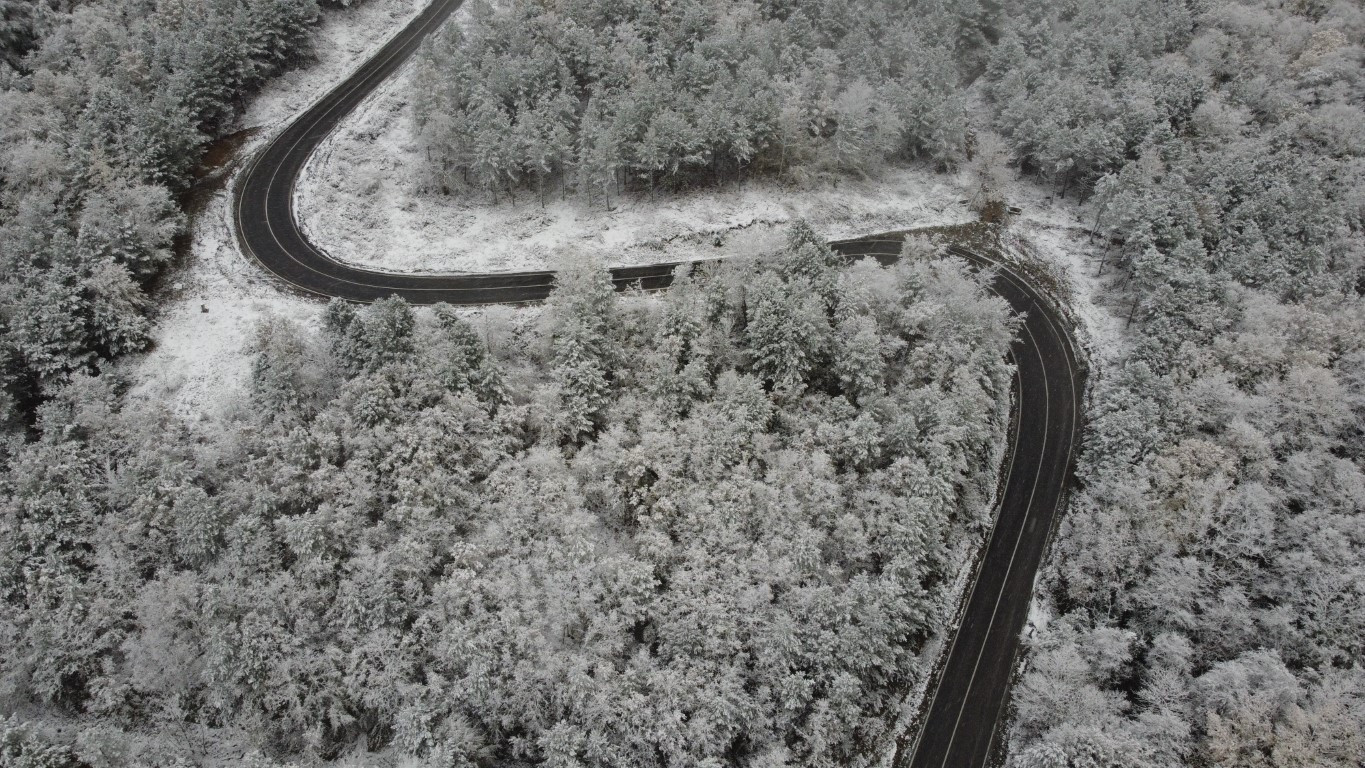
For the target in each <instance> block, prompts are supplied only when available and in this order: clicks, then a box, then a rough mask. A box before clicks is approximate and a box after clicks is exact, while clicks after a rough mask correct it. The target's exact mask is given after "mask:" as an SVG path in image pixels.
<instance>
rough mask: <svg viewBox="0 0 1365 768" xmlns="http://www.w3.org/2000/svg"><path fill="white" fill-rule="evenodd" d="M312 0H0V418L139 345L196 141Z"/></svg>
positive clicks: (309, 12) (288, 56)
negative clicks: (150, 288) (149, 293)
mask: <svg viewBox="0 0 1365 768" xmlns="http://www.w3.org/2000/svg"><path fill="white" fill-rule="evenodd" d="M317 15H318V6H317V0H193V1H191V0H41V1H37V0H14V1H13V2H11V1H10V0H5V2H0V25H3V26H0V285H3V288H0V423H4V424H10V425H12V424H14V423H16V422H22V421H25V420H26V419H27V418H28V417H29V416H30V415H31V412H32V408H33V406H34V405H35V404H36V403H37V402H39V401H40V400H41V399H43V398H44V397H46V396H47V395H49V394H50V393H51V392H52V391H54V390H55V389H56V388H59V387H60V386H61V385H62V384H63V383H64V382H65V381H66V380H67V379H68V378H69V377H70V376H71V375H72V374H73V373H77V372H91V371H94V370H95V369H96V368H97V367H99V365H100V364H101V363H102V361H106V360H109V359H111V358H113V357H116V356H118V355H120V354H123V353H125V352H128V351H132V350H137V349H141V348H143V347H144V346H145V345H146V343H147V333H148V320H147V315H148V311H149V309H150V307H149V306H148V301H147V297H146V288H147V286H148V284H149V281H150V280H152V278H154V277H155V276H156V275H157V273H158V272H159V271H160V270H161V269H162V268H163V267H164V266H165V265H166V263H167V262H168V261H169V259H170V258H171V246H172V241H173V238H174V237H175V236H176V235H177V234H178V233H179V232H180V231H181V230H182V228H183V223H184V217H183V215H182V212H181V199H182V198H183V195H184V193H185V192H186V190H187V189H188V187H189V185H190V183H191V180H192V175H193V171H194V169H195V167H196V165H197V164H198V162H199V158H200V154H201V152H202V150H203V148H204V146H205V144H206V143H207V142H208V141H209V140H210V139H212V138H214V137H216V136H217V135H218V134H219V133H221V132H222V131H223V130H224V129H225V128H227V127H228V126H229V124H230V120H231V118H232V117H233V115H234V113H235V112H236V111H237V109H238V108H239V105H240V104H241V99H242V97H243V96H244V95H245V94H247V93H249V92H250V91H251V90H252V89H254V88H256V87H258V86H259V85H260V84H261V83H263V82H264V80H265V79H266V78H267V77H269V76H270V75H272V74H274V73H276V72H278V71H280V69H281V68H282V67H284V66H286V65H287V64H288V63H290V62H292V61H295V60H297V59H298V58H299V57H300V56H301V55H302V54H303V53H304V52H306V51H307V48H308V43H309V38H308V35H309V31H310V28H311V26H312V25H313V23H314V21H315V20H316V18H317Z"/></svg>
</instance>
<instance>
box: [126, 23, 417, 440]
mask: <svg viewBox="0 0 1365 768" xmlns="http://www.w3.org/2000/svg"><path fill="white" fill-rule="evenodd" d="M425 6H426V0H368V2H366V3H363V4H361V5H359V6H358V7H355V8H352V9H349V10H331V11H327V12H325V13H324V15H323V18H322V20H321V22H320V25H319V28H318V30H317V32H316V38H315V43H314V49H315V51H316V56H315V58H316V60H315V61H314V62H313V63H311V64H309V65H308V66H306V67H302V68H300V69H296V70H292V71H290V72H287V73H285V74H283V75H281V76H280V77H279V78H277V79H276V80H274V81H273V82H272V83H271V84H270V85H269V86H267V87H266V88H265V89H264V90H263V91H262V92H261V93H260V94H258V95H257V96H256V97H254V98H253V99H252V100H251V102H250V104H249V105H248V107H247V109H246V112H245V114H244V115H243V116H242V119H241V121H240V126H241V127H242V128H243V129H257V130H256V132H255V133H254V134H253V135H252V136H251V138H250V139H249V140H248V142H247V143H246V144H245V145H244V146H243V147H242V148H241V149H240V151H239V153H238V154H237V157H239V158H246V157H250V156H251V154H252V153H254V152H255V150H256V149H258V148H259V147H260V146H261V145H262V144H263V143H264V142H265V141H266V140H268V139H269V138H270V137H271V136H272V135H273V134H274V133H276V132H277V131H279V130H280V129H282V128H283V126H284V125H285V124H286V123H287V122H288V120H289V119H290V118H292V117H293V116H294V115H296V114H298V113H299V112H300V111H302V110H303V109H304V108H305V107H307V106H308V104H310V103H311V102H313V101H314V100H316V99H317V98H319V97H321V96H322V95H323V94H325V93H326V92H327V91H328V90H329V89H330V88H331V87H332V86H333V85H335V84H336V83H337V82H340V81H341V80H342V79H344V78H345V77H346V76H347V75H348V74H349V73H350V72H352V71H353V70H354V69H355V68H356V67H357V66H359V65H360V64H361V63H362V62H363V61H365V60H366V59H367V58H368V57H369V56H370V55H371V54H373V53H374V52H375V51H376V50H378V49H379V48H380V47H381V46H383V44H384V43H385V42H387V41H388V40H389V38H391V37H392V36H393V35H394V33H396V32H397V31H398V30H399V29H400V28H402V26H403V25H404V24H406V23H407V22H408V20H409V19H411V18H412V17H413V16H415V15H416V14H417V13H418V12H420V11H421V9H422V8H424V7H425ZM236 170H237V169H234V170H233V174H234V178H229V179H228V180H227V183H226V184H224V185H222V187H221V188H220V189H219V190H218V191H217V192H216V193H215V194H214V195H213V196H212V198H211V199H209V200H208V201H206V202H205V203H204V205H203V206H202V208H200V209H199V210H197V211H195V212H194V214H193V216H192V220H191V225H190V237H191V246H190V251H189V255H188V257H187V258H186V260H185V263H184V264H182V265H180V266H178V267H177V268H176V269H175V270H174V271H173V272H172V273H171V274H170V275H168V276H167V278H166V279H165V281H164V283H165V285H166V288H165V289H164V290H162V291H161V292H160V293H159V294H158V296H157V300H158V304H159V310H158V315H157V320H156V327H155V329H154V330H153V333H152V338H153V346H152V349H151V351H149V352H147V353H146V354H143V355H137V356H133V357H130V358H128V359H127V361H126V362H124V363H122V364H121V365H125V366H130V367H132V368H134V369H136V371H135V373H133V375H132V376H131V378H132V379H133V381H134V382H136V384H135V388H134V390H133V392H132V393H131V394H132V395H133V396H134V397H139V398H147V399H149V400H154V401H157V402H159V403H160V404H161V405H162V406H164V407H167V408H170V409H172V410H174V411H176V412H179V413H181V414H184V415H190V416H194V417H196V418H200V419H209V418H212V417H214V416H215V415H216V414H217V413H218V412H219V409H220V407H221V406H223V405H225V404H228V403H231V402H232V401H234V400H236V399H237V398H236V397H235V395H237V394H239V393H241V392H243V391H244V387H245V384H246V381H247V376H248V374H249V372H250V369H251V358H252V351H253V350H252V347H253V341H254V332H255V329H256V327H257V325H258V324H259V322H260V321H261V319H262V318H264V317H266V316H270V315H273V316H277V317H283V318H288V319H290V320H294V321H296V322H299V323H302V324H304V325H316V323H317V320H318V317H319V316H320V314H321V310H322V305H321V304H320V303H318V302H316V301H313V300H309V299H304V298H301V297H299V296H296V295H294V294H291V293H288V292H286V291H284V290H282V289H281V287H280V285H279V284H278V283H276V282H275V281H273V280H271V279H270V278H269V277H268V276H266V275H265V274H263V273H262V272H261V270H260V268H259V267H258V266H256V265H255V264H253V263H251V262H250V261H248V260H247V259H246V258H245V257H243V255H242V253H241V251H240V250H239V249H238V247H237V241H236V237H235V235H234V233H233V230H232V216H231V213H232V208H231V199H232V186H233V182H234V181H235V173H236Z"/></svg>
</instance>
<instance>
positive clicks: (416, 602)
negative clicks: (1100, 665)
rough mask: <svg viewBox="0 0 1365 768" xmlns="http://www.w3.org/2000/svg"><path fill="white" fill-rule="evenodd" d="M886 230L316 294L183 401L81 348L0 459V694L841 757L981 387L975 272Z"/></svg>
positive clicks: (863, 716)
mask: <svg viewBox="0 0 1365 768" xmlns="http://www.w3.org/2000/svg"><path fill="white" fill-rule="evenodd" d="M914 247H916V248H918V249H919V252H918V254H917V255H915V256H914V257H913V258H909V259H907V260H906V261H904V262H902V263H900V264H899V265H897V266H896V267H894V268H892V269H886V268H882V267H878V266H876V265H875V264H863V265H860V266H857V267H854V268H838V267H836V266H835V264H834V263H833V258H834V257H833V256H832V255H831V254H829V252H828V251H827V250H826V249H825V248H824V247H823V245H822V244H821V243H820V241H819V239H818V238H817V237H816V236H815V235H814V233H811V232H809V231H808V230H796V231H794V232H793V237H792V243H791V246H790V247H789V248H788V249H787V250H786V251H785V252H784V253H783V254H780V255H779V256H778V257H777V258H776V259H775V260H774V261H772V262H764V263H751V264H744V265H730V266H727V267H726V268H724V269H720V270H716V271H702V272H699V273H698V274H696V275H694V276H692V277H688V278H684V279H681V280H680V281H679V282H678V284H676V285H675V286H674V287H673V289H672V290H670V291H669V292H668V294H667V295H666V296H665V297H664V298H663V299H662V300H655V299H652V298H645V297H642V296H633V297H632V296H624V297H618V296H617V295H615V294H614V293H613V291H612V288H611V284H610V282H609V281H608V280H607V278H606V273H605V272H603V271H601V270H599V269H594V268H591V267H585V266H581V265H569V266H567V267H566V268H565V269H564V270H563V271H561V273H560V278H559V284H558V287H557V288H556V291H555V293H554V294H553V295H552V296H551V298H550V300H549V302H548V304H547V306H546V309H545V312H544V313H543V314H542V315H540V316H539V317H538V319H536V321H535V322H534V323H532V324H529V325H528V324H526V323H516V322H513V323H510V324H506V325H497V326H488V327H486V328H485V330H484V331H483V332H482V333H481V332H479V331H478V330H477V329H476V328H475V327H473V326H471V325H469V324H468V323H467V322H465V321H463V320H461V319H460V318H459V317H458V316H456V315H455V314H454V313H452V312H451V311H450V310H449V309H448V308H443V307H440V306H438V307H437V308H435V310H434V311H432V312H428V313H424V314H423V315H422V316H421V317H418V316H416V315H414V312H413V310H411V309H410V308H409V307H408V306H407V305H405V304H403V303H401V302H400V301H397V300H394V301H386V302H381V303H379V304H377V305H375V306H373V307H371V308H367V309H361V310H357V309H355V308H353V307H351V306H349V305H346V304H343V303H333V304H331V305H330V306H328V308H327V311H326V314H325V328H324V330H323V332H322V334H321V335H320V336H315V335H312V334H309V333H306V332H304V331H303V330H301V329H299V328H297V327H294V326H291V325H290V324H287V323H283V322H279V323H273V324H270V325H267V326H265V327H263V328H262V330H261V338H260V342H259V347H260V350H261V351H260V353H259V356H258V358H257V361H256V364H255V368H254V371H253V374H252V383H251V391H250V398H249V401H247V402H243V403H242V404H241V406H240V407H239V408H238V409H237V410H236V411H235V412H234V414H233V416H232V417H231V419H230V420H229V421H228V422H227V423H226V424H225V425H224V426H223V427H222V428H221V429H220V430H216V431H214V432H212V433H207V434H206V433H205V432H203V431H202V430H200V429H197V428H195V426H194V425H192V424H190V423H187V422H185V421H183V420H177V419H176V418H174V417H168V416H167V415H165V414H164V412H158V410H157V409H156V408H154V407H151V408H148V407H145V406H144V407H141V408H124V407H121V405H120V397H119V388H120V386H122V382H121V381H120V379H119V377H117V376H113V375H104V376H88V375H84V374H81V375H78V376H77V377H75V379H74V380H73V381H72V383H71V384H70V385H68V386H67V387H66V388H64V389H63V390H62V391H61V392H60V393H59V395H58V396H56V397H55V398H54V399H52V400H51V401H49V402H48V403H46V404H45V405H43V406H42V408H41V409H40V410H39V414H38V423H37V425H36V427H35V428H36V431H37V433H38V435H39V436H38V438H37V439H36V440H34V441H31V442H29V443H28V444H26V445H24V446H22V447H20V448H16V450H15V451H14V453H13V455H12V457H10V460H9V466H8V471H7V472H6V474H5V475H4V477H3V482H4V487H5V488H6V490H7V496H8V498H7V500H6V502H5V506H4V518H3V521H4V522H3V528H0V532H2V533H3V535H4V540H5V548H4V550H3V554H2V555H0V585H2V586H3V590H4V596H5V614H4V622H3V624H2V625H0V626H2V627H3V632H4V637H5V640H6V643H7V646H8V648H9V651H8V654H7V656H6V659H5V661H4V663H3V665H0V669H3V678H0V684H3V689H0V690H3V696H4V699H3V700H4V701H5V702H6V706H7V707H15V706H17V703H18V702H21V701H22V702H29V703H30V705H40V706H43V707H47V708H50V709H52V710H54V711H56V712H59V713H68V714H76V713H84V714H85V715H87V716H91V717H95V718H99V719H100V720H101V721H104V720H107V719H108V720H113V721H116V722H119V723H123V724H133V725H138V726H142V727H146V728H154V727H157V726H159V727H160V730H159V731H154V732H163V733H169V734H171V735H172V736H174V737H180V736H181V735H182V734H181V731H179V730H176V729H177V728H180V729H186V728H188V729H189V730H188V731H187V733H188V734H189V735H188V736H187V737H186V738H188V739H189V740H190V743H194V740H195V739H207V738H208V736H206V735H204V733H203V729H204V728H205V727H209V728H214V729H230V730H232V731H239V732H243V733H245V734H246V735H247V737H248V739H249V743H250V744H253V745H255V746H257V747H259V748H262V749H263V750H264V751H265V752H266V753H268V754H274V755H279V756H295V755H301V754H302V755H313V756H318V757H323V758H327V757H334V756H336V755H338V754H339V753H342V752H344V751H346V750H348V749H351V748H353V747H354V746H355V745H356V744H357V743H360V744H364V745H367V746H368V748H370V749H381V748H384V747H386V746H394V747H396V748H397V749H399V750H400V753H401V754H408V755H412V756H415V757H421V758H424V759H426V760H427V761H428V762H427V764H431V765H452V764H453V765H473V764H477V763H480V762H483V761H488V760H495V761H498V762H510V761H516V760H529V761H532V762H546V763H549V764H564V765H573V764H582V762H581V761H586V762H587V763H590V764H594V765H619V766H639V765H654V764H657V765H679V764H691V765H698V764H706V763H707V761H716V760H724V761H727V762H750V761H760V762H761V761H768V762H770V763H773V764H779V763H781V762H783V761H790V760H796V761H799V762H802V763H804V764H809V765H843V764H846V763H847V761H849V760H851V759H856V758H859V757H860V756H861V755H862V754H863V752H865V751H866V750H867V748H868V747H869V745H872V744H876V743H878V742H881V741H884V740H885V739H886V738H887V737H888V733H889V729H890V727H891V725H892V723H893V721H894V719H895V718H896V716H897V715H898V710H899V703H900V700H901V698H902V697H904V696H905V695H906V693H907V691H908V690H909V688H910V687H911V686H912V685H914V684H915V683H916V682H918V681H920V680H921V679H922V677H923V675H925V674H926V672H927V669H926V668H925V665H924V664H923V663H922V660H921V658H920V651H921V650H922V648H923V644H924V642H925V641H926V639H928V638H929V637H931V636H934V635H937V634H938V633H940V632H941V631H942V619H943V614H944V603H945V596H944V592H945V590H946V589H947V587H948V585H949V584H950V583H951V582H952V580H953V579H952V576H953V573H954V572H955V570H956V568H957V567H958V566H959V561H960V560H961V558H962V556H963V553H964V552H965V551H967V550H968V549H970V548H971V547H974V546H976V545H977V544H979V541H980V537H981V535H982V533H983V531H984V530H986V526H985V522H986V520H985V515H987V514H988V512H989V505H988V502H989V498H990V496H991V495H992V494H993V492H994V488H995V482H996V480H995V478H996V473H997V471H998V462H999V458H1000V457H999V455H998V454H999V445H1000V443H1001V440H1002V437H1003V435H1002V431H1003V429H1004V424H1005V421H1006V415H1007V412H1008V403H1009V397H1008V387H1009V380H1010V368H1009V367H1008V366H1007V364H1006V363H1005V361H1004V352H1005V350H1006V348H1007V345H1008V343H1009V340H1010V339H1011V337H1012V333H1013V330H1012V327H1013V326H1012V323H1011V321H1010V320H1009V318H1008V313H1007V308H1006V306H1005V305H1004V303H1003V302H1002V301H1000V300H999V299H997V298H994V297H992V296H988V295H986V294H985V292H984V291H983V288H982V286H981V284H980V282H979V280H980V279H981V278H979V277H977V276H973V275H972V274H970V273H969V272H968V271H967V270H966V269H965V267H964V266H963V264H962V263H961V262H958V261H956V260H954V259H947V258H938V257H935V256H933V255H932V251H933V248H932V247H931V246H927V245H925V244H922V243H921V244H916V245H915V246H914ZM948 610H949V611H951V607H949V608H948ZM8 738H9V739H11V740H13V741H15V742H22V741H23V739H24V738H25V736H24V734H23V733H19V734H17V735H16V734H11V735H10V736H9V737H8ZM84 739H85V741H84V742H82V743H81V744H79V745H78V746H79V750H78V751H79V753H80V754H81V755H82V759H88V755H90V754H92V753H97V752H98V751H99V750H109V751H113V752H117V751H119V750H123V751H124V752H125V753H127V754H130V755H132V756H135V757H139V759H145V760H148V761H150V762H153V763H155V762H156V761H158V760H165V759H167V758H168V756H170V755H174V754H176V752H174V751H173V750H172V748H171V747H169V746H167V745H165V744H163V743H161V742H158V741H156V740H127V739H124V740H122V741H121V740H120V739H119V738H118V737H117V736H116V735H114V734H113V732H112V730H111V729H108V728H106V729H105V730H104V731H101V730H98V729H96V730H92V731H90V732H89V733H88V734H86V735H85V736H84Z"/></svg>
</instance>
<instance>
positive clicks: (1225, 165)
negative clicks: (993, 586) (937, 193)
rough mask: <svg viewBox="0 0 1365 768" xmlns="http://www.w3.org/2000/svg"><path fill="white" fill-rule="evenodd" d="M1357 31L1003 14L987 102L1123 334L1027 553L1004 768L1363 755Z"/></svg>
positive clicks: (1316, 760)
mask: <svg viewBox="0 0 1365 768" xmlns="http://www.w3.org/2000/svg"><path fill="white" fill-rule="evenodd" d="M1139 17H1141V18H1143V19H1145V20H1146V21H1144V22H1143V23H1140V24H1135V23H1128V22H1127V21H1125V20H1131V19H1136V18H1139ZM1363 48H1365V13H1363V12H1362V10H1361V8H1360V6H1359V4H1354V3H1334V2H1298V3H1277V2H1265V3H1261V2H1220V3H1186V2H1181V1H1179V0H1176V1H1174V2H1162V3H1158V4H1156V5H1153V4H1152V3H1145V2H1144V3H1127V2H1118V3H1115V2H1111V1H1109V0H1105V1H1104V2H1087V1H1086V0H1081V2H1066V3H1043V4H1029V5H1028V6H1021V7H1019V8H1017V9H1011V12H1010V15H1009V19H1008V21H1007V22H1006V24H1005V26H1004V27H1003V29H1002V31H1001V34H1000V42H999V45H997V46H995V48H994V49H993V52H992V54H991V56H990V62H989V65H988V70H987V71H988V88H987V90H988V92H989V94H990V95H991V98H992V99H993V109H994V112H995V117H996V120H997V123H996V126H995V127H996V128H997V129H998V130H999V131H1000V132H1001V134H1003V135H1004V137H1005V138H1006V141H1007V142H1008V143H1009V145H1010V146H1011V148H1012V150H1013V152H1014V153H1015V156H1016V158H1017V159H1018V161H1019V163H1020V165H1021V167H1023V168H1024V169H1025V170H1027V171H1030V172H1033V173H1036V174H1039V175H1041V176H1042V177H1043V178H1044V179H1045V180H1047V181H1049V182H1050V183H1052V185H1053V188H1054V189H1055V190H1056V191H1058V192H1059V193H1061V192H1065V191H1067V190H1068V188H1069V189H1071V190H1076V191H1078V192H1079V193H1080V194H1081V195H1083V196H1084V197H1085V198H1086V201H1087V202H1086V206H1087V208H1088V210H1089V214H1090V216H1091V217H1092V221H1093V222H1094V224H1095V226H1096V227H1097V229H1098V234H1099V236H1100V237H1101V238H1102V242H1103V245H1101V246H1100V247H1099V248H1097V251H1099V252H1100V253H1101V259H1102V263H1100V264H1098V265H1097V268H1098V269H1099V270H1101V271H1102V272H1110V273H1111V274H1117V275H1119V278H1118V279H1117V280H1116V282H1115V285H1116V288H1115V289H1114V290H1115V291H1116V292H1117V294H1118V296H1117V298H1121V299H1122V300H1123V302H1124V303H1123V305H1122V309H1121V310H1120V311H1121V312H1122V313H1123V314H1125V315H1127V316H1129V317H1130V318H1131V321H1132V326H1131V329H1130V330H1131V332H1132V334H1133V337H1134V349H1133V351H1132V352H1131V354H1126V355H1122V356H1119V357H1118V359H1117V360H1116V361H1115V362H1114V363H1113V364H1112V365H1111V366H1110V368H1109V370H1108V371H1107V372H1106V373H1105V375H1104V376H1103V378H1102V380H1101V382H1100V384H1099V386H1098V388H1097V391H1096V392H1095V393H1094V399H1093V405H1094V407H1093V409H1092V411H1091V413H1090V426H1089V431H1088V435H1087V438H1086V450H1085V454H1084V456H1083V458H1082V459H1081V463H1080V472H1079V474H1080V480H1081V485H1082V490H1081V492H1080V493H1079V494H1078V496H1077V498H1076V499H1075V501H1074V503H1073V504H1072V505H1071V508H1070V509H1069V511H1068V512H1067V514H1066V518H1065V521H1064V522H1063V524H1062V527H1061V530H1060V533H1059V536H1058V540H1057V543H1056V546H1055V552H1054V556H1053V560H1052V562H1051V564H1050V565H1049V566H1048V567H1047V569H1046V572H1045V576H1044V580H1043V597H1044V598H1045V599H1046V600H1047V602H1048V603H1049V604H1050V606H1051V607H1052V609H1053V612H1054V613H1055V614H1056V615H1055V617H1054V618H1053V619H1052V620H1051V622H1050V623H1049V624H1048V626H1047V627H1046V628H1044V629H1042V630H1040V632H1039V633H1038V634H1037V635H1036V636H1035V637H1034V639H1033V640H1032V652H1031V655H1030V661H1029V671H1028V672H1027V674H1026V675H1025V676H1024V678H1023V681H1022V684H1021V685H1020V687H1019V690H1018V691H1017V693H1016V696H1015V704H1016V712H1017V714H1016V720H1015V723H1014V729H1013V734H1014V741H1013V747H1012V764H1013V765H1015V766H1019V768H1025V767H1028V768H1032V767H1034V766H1038V767H1040V768H1052V767H1054V766H1077V765H1087V766H1120V765H1122V766H1171V765H1209V766H1227V767H1232V766H1303V765H1314V766H1343V767H1345V766H1357V765H1359V764H1360V760H1361V756H1362V755H1365V737H1362V733H1365V669H1362V666H1361V664H1362V659H1365V645H1362V638H1365V527H1362V523H1361V521H1362V514H1365V395H1362V392H1365V305H1363V304H1362V300H1361V296H1360V289H1361V285H1362V282H1361V280H1362V277H1365V275H1362V267H1363V266H1365V207H1362V198H1361V190H1362V189H1365V134H1363V133H1362V128H1363V127H1365V110H1363V109H1362V107H1363V106H1365V67H1362V60H1363V57H1365V52H1363ZM1115 268H1117V269H1118V270H1119V271H1118V272H1114V271H1113V270H1115Z"/></svg>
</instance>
